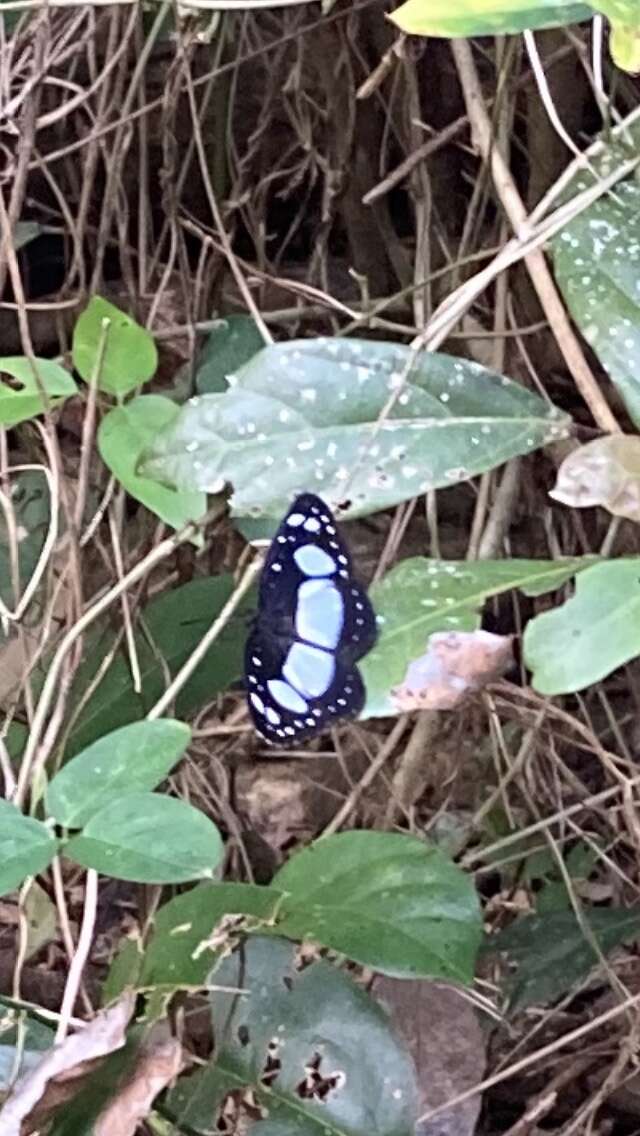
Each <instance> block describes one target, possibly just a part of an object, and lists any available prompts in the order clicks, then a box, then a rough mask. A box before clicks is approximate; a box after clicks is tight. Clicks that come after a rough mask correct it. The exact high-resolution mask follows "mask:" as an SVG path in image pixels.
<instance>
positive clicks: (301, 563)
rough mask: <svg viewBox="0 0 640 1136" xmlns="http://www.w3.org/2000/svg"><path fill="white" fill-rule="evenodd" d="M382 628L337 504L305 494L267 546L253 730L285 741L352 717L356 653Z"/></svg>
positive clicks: (254, 643)
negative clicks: (354, 565)
mask: <svg viewBox="0 0 640 1136" xmlns="http://www.w3.org/2000/svg"><path fill="white" fill-rule="evenodd" d="M376 634H377V629H376V618H375V614H374V611H373V608H372V606H371V603H370V602H369V599H368V598H367V595H366V593H365V592H364V591H363V589H362V588H361V587H360V586H359V585H358V584H357V583H356V582H355V580H354V579H353V576H352V572H351V558H350V556H349V553H348V550H347V548H346V546H345V544H344V542H343V541H342V539H341V537H340V535H339V533H338V531H337V527H336V522H335V519H334V517H333V515H332V514H331V511H330V510H329V509H328V508H327V506H326V505H325V504H324V502H323V501H322V500H321V498H319V497H316V496H315V494H313V493H302V494H300V496H298V497H296V499H295V501H294V502H293V504H292V505H291V507H290V509H289V511H288V512H287V514H286V515H285V517H284V519H283V521H282V523H281V525H280V527H279V528H278V531H277V532H276V535H275V537H274V538H273V541H272V544H271V547H270V549H269V552H268V554H267V558H266V561H265V564H264V567H263V570H262V573H261V576H260V585H259V595H258V615H257V618H256V621H255V624H254V627H253V630H252V631H251V634H250V635H249V638H248V640H247V645H246V648H245V685H246V689H247V701H248V705H249V712H250V714H251V718H252V720H253V723H254V726H255V728H256V730H257V732H258V733H259V734H260V735H261V736H262V737H263V738H264V739H265V740H266V741H267V742H270V743H272V744H276V745H280V746H288V745H294V744H296V743H298V742H301V741H305V740H308V739H309V738H311V737H313V736H314V735H316V734H318V733H320V732H321V731H322V730H324V729H326V728H327V726H329V725H331V724H333V723H334V722H336V721H338V720H340V719H341V718H354V717H356V716H357V715H358V714H359V713H360V711H361V710H362V708H363V706H364V702H365V689H364V683H363V681H362V678H361V676H360V673H359V671H358V669H357V667H356V663H357V661H358V659H361V658H362V657H363V655H366V653H367V651H369V650H370V649H371V647H372V646H373V644H374V643H375V640H376Z"/></svg>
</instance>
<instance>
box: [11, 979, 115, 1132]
mask: <svg viewBox="0 0 640 1136" xmlns="http://www.w3.org/2000/svg"><path fill="white" fill-rule="evenodd" d="M134 1004H135V997H134V995H133V994H132V993H129V992H128V993H126V994H124V995H123V996H122V998H120V999H119V1000H118V1001H117V1002H115V1003H114V1005H113V1006H110V1007H109V1009H108V1010H104V1011H102V1012H101V1013H99V1014H96V1016H95V1018H93V1020H92V1021H90V1022H89V1023H88V1024H87V1025H86V1026H85V1027H84V1029H81V1030H78V1032H77V1033H74V1034H71V1035H70V1036H69V1037H67V1038H65V1040H64V1041H62V1042H60V1044H59V1045H54V1046H53V1048H52V1049H49V1050H47V1052H46V1053H45V1054H44V1055H43V1057H42V1060H41V1061H40V1062H39V1063H38V1064H37V1065H36V1067H35V1068H34V1069H31V1071H30V1072H29V1073H26V1074H25V1075H24V1077H20V1079H19V1080H18V1081H16V1083H15V1085H14V1087H13V1090H12V1092H11V1093H10V1094H9V1096H8V1097H7V1100H6V1101H5V1104H4V1106H3V1109H2V1113H1V1114H0V1136H21V1132H22V1131H23V1124H24V1123H25V1121H26V1120H27V1118H28V1117H29V1116H30V1114H31V1113H32V1112H33V1111H34V1109H36V1108H38V1111H40V1110H41V1107H42V1105H43V1104H44V1097H45V1094H47V1093H48V1091H49V1089H52V1090H53V1089H55V1088H56V1087H57V1086H59V1085H60V1084H61V1082H63V1081H68V1080H72V1079H73V1080H75V1079H76V1078H79V1077H82V1076H83V1075H84V1074H85V1072H86V1071H87V1069H86V1066H87V1063H88V1062H92V1061H95V1060H96V1058H100V1057H106V1056H107V1054H109V1053H113V1052H115V1050H116V1049H121V1048H122V1046H123V1045H124V1043H125V1041H126V1036H127V1025H128V1023H129V1019H130V1018H131V1015H132V1013H133V1008H134Z"/></svg>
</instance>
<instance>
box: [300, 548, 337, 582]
mask: <svg viewBox="0 0 640 1136" xmlns="http://www.w3.org/2000/svg"><path fill="white" fill-rule="evenodd" d="M293 559H294V560H295V562H296V564H297V565H298V568H299V569H300V571H301V572H304V574H305V576H333V575H334V573H335V572H336V571H337V568H338V566H337V564H336V562H335V560H334V559H333V556H329V553H328V552H325V551H324V549H322V548H318V547H317V546H316V545H315V544H303V545H301V546H300V548H296V550H295V552H294V554H293Z"/></svg>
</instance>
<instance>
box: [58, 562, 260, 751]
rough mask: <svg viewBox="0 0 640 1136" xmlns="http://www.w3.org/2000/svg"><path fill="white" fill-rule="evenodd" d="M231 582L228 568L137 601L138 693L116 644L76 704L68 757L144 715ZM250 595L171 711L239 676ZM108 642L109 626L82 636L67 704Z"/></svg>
mask: <svg viewBox="0 0 640 1136" xmlns="http://www.w3.org/2000/svg"><path fill="white" fill-rule="evenodd" d="M232 587H233V580H232V578H231V576H228V575H225V576H209V577H202V578H199V579H195V580H191V581H190V582H189V583H188V584H183V585H182V586H181V587H179V588H174V589H173V590H172V591H169V592H164V593H162V594H161V595H159V596H157V597H156V598H155V599H153V600H151V602H150V603H148V604H147V605H146V607H145V608H143V611H142V619H141V621H140V624H139V630H137V631H136V635H135V642H136V651H137V655H138V662H139V665H140V675H141V679H142V691H141V693H140V694H137V693H136V692H135V690H134V688H133V682H132V679H131V669H130V666H129V661H128V658H127V653H126V647H125V646H124V645H123V646H122V647H121V648H120V649H119V650H118V651H117V652H116V655H115V658H114V660H113V662H112V664H111V666H110V667H109V669H108V670H107V672H106V674H105V675H104V677H103V678H102V680H101V682H100V684H99V686H98V687H97V689H96V690H95V692H94V693H93V694H92V695H91V697H90V698H89V700H88V702H87V703H86V705H84V706H83V709H82V711H81V715H80V717H79V718H78V720H77V721H76V723H75V725H74V727H73V730H72V733H71V736H70V738H69V741H68V743H67V745H66V747H65V753H66V755H67V756H68V757H71V756H72V755H74V754H76V753H78V752H79V751H80V750H82V749H84V748H85V746H88V745H90V743H91V742H94V741H95V740H96V739H97V738H100V737H102V735H103V734H107V733H109V732H110V731H111V730H114V729H116V728H117V727H118V726H124V725H125V724H126V723H127V722H134V721H136V720H138V719H140V718H144V716H145V714H147V713H148V711H149V710H150V709H151V707H152V706H153V704H154V703H155V702H156V701H157V700H158V698H159V697H160V695H161V694H162V692H163V690H165V689H166V685H167V682H168V681H169V678H170V677H173V676H174V675H175V674H176V672H177V671H178V670H179V668H180V667H181V666H182V664H183V663H184V662H185V661H186V660H187V659H188V657H189V655H190V654H191V652H192V651H193V649H194V647H196V646H197V644H198V643H199V642H200V640H201V639H202V636H203V635H204V633H205V631H206V630H207V629H208V627H209V626H210V625H211V623H213V621H214V620H215V618H216V616H217V615H219V613H220V611H221V609H222V607H223V606H224V604H225V603H226V602H227V600H228V598H229V596H230V595H231V590H232ZM251 603H252V598H251V597H250V598H249V599H248V600H247V602H246V604H245V605H244V606H243V607H242V608H241V609H240V610H239V611H238V612H237V613H236V615H235V616H234V617H233V619H231V620H230V621H229V623H228V624H227V626H226V627H225V629H224V631H223V632H222V634H221V635H220V638H219V639H218V640H217V641H216V642H215V643H214V644H213V646H212V647H211V650H210V651H208V652H207V654H206V655H205V657H204V659H203V660H202V662H201V663H200V665H199V666H198V667H197V668H196V670H195V671H194V673H193V674H192V675H191V678H190V679H189V681H188V682H187V683H186V685H185V686H184V687H183V689H182V690H181V691H180V693H179V695H178V697H177V699H176V704H175V713H176V715H177V717H179V718H184V717H186V715H187V714H189V713H190V712H191V711H192V710H194V709H196V708H197V707H200V706H203V705H204V704H205V703H206V702H208V701H210V700H212V699H213V698H215V696H216V694H219V693H220V691H222V690H225V689H226V688H227V686H228V685H229V683H231V682H233V681H234V680H236V679H238V678H239V677H240V674H241V673H242V655H243V650H244V641H245V639H246V637H247V608H248V607H249V606H250V604H251ZM113 642H114V632H113V630H112V629H111V627H110V626H109V627H108V628H107V629H105V630H102V631H100V632H96V633H95V634H90V635H88V636H87V638H86V641H85V650H84V657H83V661H82V663H81V665H80V667H79V668H78V671H77V672H76V675H75V678H74V683H73V686H72V689H71V705H74V704H75V703H77V702H78V700H79V699H80V698H81V697H82V695H83V693H84V692H85V691H86V690H87V688H88V687H89V686H90V685H91V683H92V682H93V680H94V678H95V676H96V674H97V672H98V670H99V668H100V667H101V665H102V662H103V660H104V658H105V657H106V655H107V654H108V653H109V652H110V651H111V649H112V647H113Z"/></svg>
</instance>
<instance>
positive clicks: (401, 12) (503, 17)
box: [389, 0, 593, 36]
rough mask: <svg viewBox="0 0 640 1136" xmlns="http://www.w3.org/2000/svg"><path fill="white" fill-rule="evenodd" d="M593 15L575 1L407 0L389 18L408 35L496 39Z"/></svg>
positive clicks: (586, 7)
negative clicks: (452, 0)
mask: <svg viewBox="0 0 640 1136" xmlns="http://www.w3.org/2000/svg"><path fill="white" fill-rule="evenodd" d="M591 15H593V13H592V11H591V8H590V7H589V5H588V4H576V3H574V2H573V0H455V2H454V3H451V0H406V3H404V4H402V5H401V6H400V7H399V8H396V10H395V12H390V13H389V19H390V20H392V21H393V23H394V24H396V25H397V27H399V28H400V30H401V31H403V32H406V34H407V35H422V36H494V35H509V34H513V33H515V32H521V31H524V30H525V29H526V28H532V29H536V28H557V27H566V26H567V24H574V23H578V21H580V20H588V19H589V17H590V16H591Z"/></svg>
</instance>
